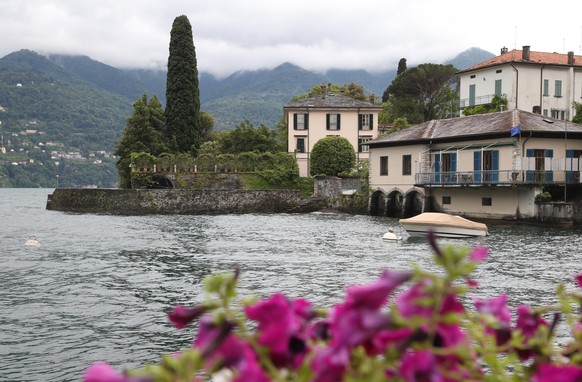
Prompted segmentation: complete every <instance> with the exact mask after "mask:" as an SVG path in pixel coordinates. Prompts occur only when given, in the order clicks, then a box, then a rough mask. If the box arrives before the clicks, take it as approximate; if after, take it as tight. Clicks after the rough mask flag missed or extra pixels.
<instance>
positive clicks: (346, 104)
mask: <svg viewBox="0 0 582 382" xmlns="http://www.w3.org/2000/svg"><path fill="white" fill-rule="evenodd" d="M374 101H375V99H374V95H370V102H365V101H360V100H356V99H354V98H351V97H348V96H346V95H344V94H343V93H342V92H340V93H339V94H337V93H332V92H331V91H329V88H328V87H326V86H325V85H322V94H321V95H314V96H309V97H307V98H306V99H304V100H301V101H298V102H291V103H289V104H288V105H286V106H285V107H284V108H283V111H284V115H285V119H286V121H287V126H288V127H289V128H288V130H289V133H288V148H289V152H290V153H293V154H294V155H295V157H296V158H297V163H298V165H299V174H300V175H301V176H309V175H316V174H310V171H309V158H310V153H311V151H312V150H313V146H314V145H315V143H317V141H318V140H320V139H322V138H325V137H328V136H341V137H344V138H346V139H347V140H348V141H349V142H350V143H351V144H352V146H353V147H354V151H355V153H356V159H357V160H368V158H369V155H368V145H367V142H368V141H369V140H372V139H374V138H376V137H377V136H378V114H379V113H380V111H381V110H382V106H380V105H376V104H375V103H374Z"/></svg>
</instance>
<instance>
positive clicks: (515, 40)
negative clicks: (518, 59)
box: [513, 25, 517, 49]
mask: <svg viewBox="0 0 582 382" xmlns="http://www.w3.org/2000/svg"><path fill="white" fill-rule="evenodd" d="M513 49H517V25H516V26H515V36H514V37H513Z"/></svg>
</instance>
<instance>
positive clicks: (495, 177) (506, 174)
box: [415, 170, 581, 187]
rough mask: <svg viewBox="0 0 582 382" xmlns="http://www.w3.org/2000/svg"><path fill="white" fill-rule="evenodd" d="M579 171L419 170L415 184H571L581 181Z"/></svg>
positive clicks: (424, 185) (423, 185) (429, 185)
mask: <svg viewBox="0 0 582 382" xmlns="http://www.w3.org/2000/svg"><path fill="white" fill-rule="evenodd" d="M580 178H581V177H580V172H579V171H513V170H496V171H464V172H419V173H417V174H416V175H415V185H417V186H420V187H433V186H480V185H517V184H564V182H566V183H569V184H574V183H580Z"/></svg>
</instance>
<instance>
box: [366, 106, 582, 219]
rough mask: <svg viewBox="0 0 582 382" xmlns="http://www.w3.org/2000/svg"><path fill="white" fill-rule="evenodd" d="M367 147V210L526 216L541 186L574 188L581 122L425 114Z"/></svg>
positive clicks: (564, 191)
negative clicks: (430, 117)
mask: <svg viewBox="0 0 582 382" xmlns="http://www.w3.org/2000/svg"><path fill="white" fill-rule="evenodd" d="M369 147H370V187H371V189H372V194H371V198H370V209H371V213H373V214H378V215H385V216H392V217H408V216H413V215H416V214H419V213H421V212H425V211H442V212H447V213H452V214H459V215H464V216H468V217H473V218H483V219H531V218H535V217H536V216H537V214H538V204H537V203H536V197H539V196H538V195H540V194H541V193H542V192H543V191H549V192H550V193H551V195H552V199H553V200H564V201H568V200H569V199H570V198H573V197H577V198H579V195H580V192H581V190H582V188H581V186H582V184H581V183H580V179H581V178H580V171H581V170H582V158H581V157H582V126H580V125H576V124H573V123H571V122H567V121H561V120H555V119H550V118H546V117H544V116H541V115H539V114H534V113H528V112H524V111H519V110H510V111H504V112H498V113H490V114H481V115H474V116H469V117H461V118H454V119H445V120H438V121H429V122H425V123H422V124H419V125H417V126H414V127H411V128H409V129H405V130H402V131H400V132H397V133H394V134H390V135H387V136H384V137H381V138H378V139H376V140H374V141H371V142H369ZM568 195H569V196H568Z"/></svg>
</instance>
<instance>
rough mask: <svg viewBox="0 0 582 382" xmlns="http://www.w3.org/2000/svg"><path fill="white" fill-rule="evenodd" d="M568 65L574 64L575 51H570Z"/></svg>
mask: <svg viewBox="0 0 582 382" xmlns="http://www.w3.org/2000/svg"><path fill="white" fill-rule="evenodd" d="M568 65H574V52H568Z"/></svg>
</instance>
